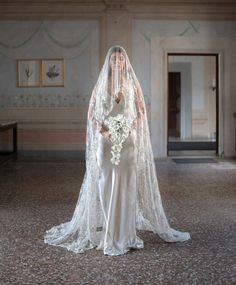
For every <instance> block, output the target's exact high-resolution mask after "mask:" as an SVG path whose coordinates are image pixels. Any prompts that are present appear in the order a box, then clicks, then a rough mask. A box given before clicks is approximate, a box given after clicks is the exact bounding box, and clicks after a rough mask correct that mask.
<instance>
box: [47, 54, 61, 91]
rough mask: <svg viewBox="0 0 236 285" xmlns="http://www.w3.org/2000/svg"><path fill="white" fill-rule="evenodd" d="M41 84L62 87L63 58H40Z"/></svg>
mask: <svg viewBox="0 0 236 285" xmlns="http://www.w3.org/2000/svg"><path fill="white" fill-rule="evenodd" d="M42 86H45V87H63V86H64V60H63V59H43V60H42Z"/></svg>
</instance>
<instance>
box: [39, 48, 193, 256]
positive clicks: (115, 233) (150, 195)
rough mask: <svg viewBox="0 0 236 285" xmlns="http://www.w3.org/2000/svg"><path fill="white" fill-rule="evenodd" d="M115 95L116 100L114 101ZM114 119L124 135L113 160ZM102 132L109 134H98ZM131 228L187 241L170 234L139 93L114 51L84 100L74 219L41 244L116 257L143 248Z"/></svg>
mask: <svg viewBox="0 0 236 285" xmlns="http://www.w3.org/2000/svg"><path fill="white" fill-rule="evenodd" d="M117 94H118V95H119V96H120V95H121V96H120V97H119V100H117V98H118V96H117ZM119 116H122V118H124V122H125V127H127V129H128V130H129V132H127V134H128V135H126V137H125V140H123V142H122V143H120V144H119V145H118V146H119V147H118V148H117V149H118V154H119V155H118V158H117V157H116V156H117V153H115V154H114V151H113V152H112V149H113V150H114V148H113V145H114V139H113V140H112V138H113V136H114V137H115V135H116V133H112V128H110V129H109V126H110V125H109V124H108V122H109V118H112V119H114V118H115V119H117V118H118V117H119ZM118 121H119V120H118ZM118 123H120V122H118ZM125 127H124V128H123V129H124V130H125ZM104 129H105V130H107V131H106V132H107V133H110V134H111V133H112V135H111V136H109V137H107V136H105V135H104V133H103V132H102V134H101V130H104ZM123 129H122V128H120V130H121V132H122V131H123ZM117 149H116V148H115V150H117ZM113 156H114V157H113ZM114 158H115V160H114ZM114 161H115V162H114ZM136 229H140V230H149V231H153V232H154V233H157V234H158V235H159V236H160V237H161V238H162V239H163V240H164V241H166V242H183V241H186V240H188V239H190V234H189V233H188V232H182V231H178V230H175V229H173V228H172V227H170V225H169V223H168V220H167V217H166V215H165V212H164V209H163V206H162V201H161V196H160V191H159V187H158V181H157V177H156V169H155V164H154V158H153V152H152V147H151V142H150V134H149V127H148V121H147V115H146V107H145V103H144V99H143V94H142V89H141V87H140V85H139V82H138V80H137V78H136V76H135V73H134V71H133V68H132V66H131V64H130V62H129V59H128V56H127V54H126V52H125V50H124V49H123V48H122V47H119V46H114V47H112V48H110V49H109V51H108V54H107V56H106V59H105V63H104V65H103V68H102V70H101V72H100V75H99V77H98V81H97V83H96V85H95V87H94V90H93V93H92V96H91V99H90V104H89V111H88V120H87V136H86V173H85V176H84V180H83V183H82V186H81V190H80V194H79V198H78V202H77V205H76V207H75V211H74V214H73V216H72V219H71V220H70V221H69V222H66V223H63V224H61V225H58V226H54V227H53V228H51V229H50V230H48V231H47V232H46V234H45V237H44V241H45V243H48V244H50V245H56V246H61V247H64V248H66V249H68V250H71V251H74V252H77V253H81V252H84V251H85V250H87V249H91V248H97V249H101V250H103V252H104V254H106V255H121V254H124V253H126V252H127V251H129V249H130V248H143V241H142V240H141V239H140V238H139V237H138V236H137V234H136Z"/></svg>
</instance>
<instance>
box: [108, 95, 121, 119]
mask: <svg viewBox="0 0 236 285" xmlns="http://www.w3.org/2000/svg"><path fill="white" fill-rule="evenodd" d="M124 109H125V99H124V96H122V97H121V99H120V101H119V103H117V102H116V101H115V100H114V102H113V108H112V110H111V112H110V113H109V115H108V116H112V117H114V116H117V115H118V114H124Z"/></svg>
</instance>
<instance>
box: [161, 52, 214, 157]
mask: <svg viewBox="0 0 236 285" xmlns="http://www.w3.org/2000/svg"><path fill="white" fill-rule="evenodd" d="M166 56H167V63H166V64H167V68H166V70H167V77H166V78H167V81H168V77H169V56H214V57H215V63H216V66H215V74H216V150H215V151H216V152H215V154H216V155H217V156H218V155H219V53H216V52H212V53H211V52H209V53H205V52H202V53H199V52H197V53H196V52H192V53H191V52H167V53H166ZM168 109H169V87H168V84H167V116H166V120H167V126H168ZM166 134H167V138H166V141H167V144H166V147H167V156H169V149H168V142H169V140H168V138H169V130H168V127H167V132H166Z"/></svg>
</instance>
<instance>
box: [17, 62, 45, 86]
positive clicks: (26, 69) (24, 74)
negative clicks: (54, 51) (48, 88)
mask: <svg viewBox="0 0 236 285" xmlns="http://www.w3.org/2000/svg"><path fill="white" fill-rule="evenodd" d="M40 85H41V62H40V60H39V59H18V60H17V87H40Z"/></svg>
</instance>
